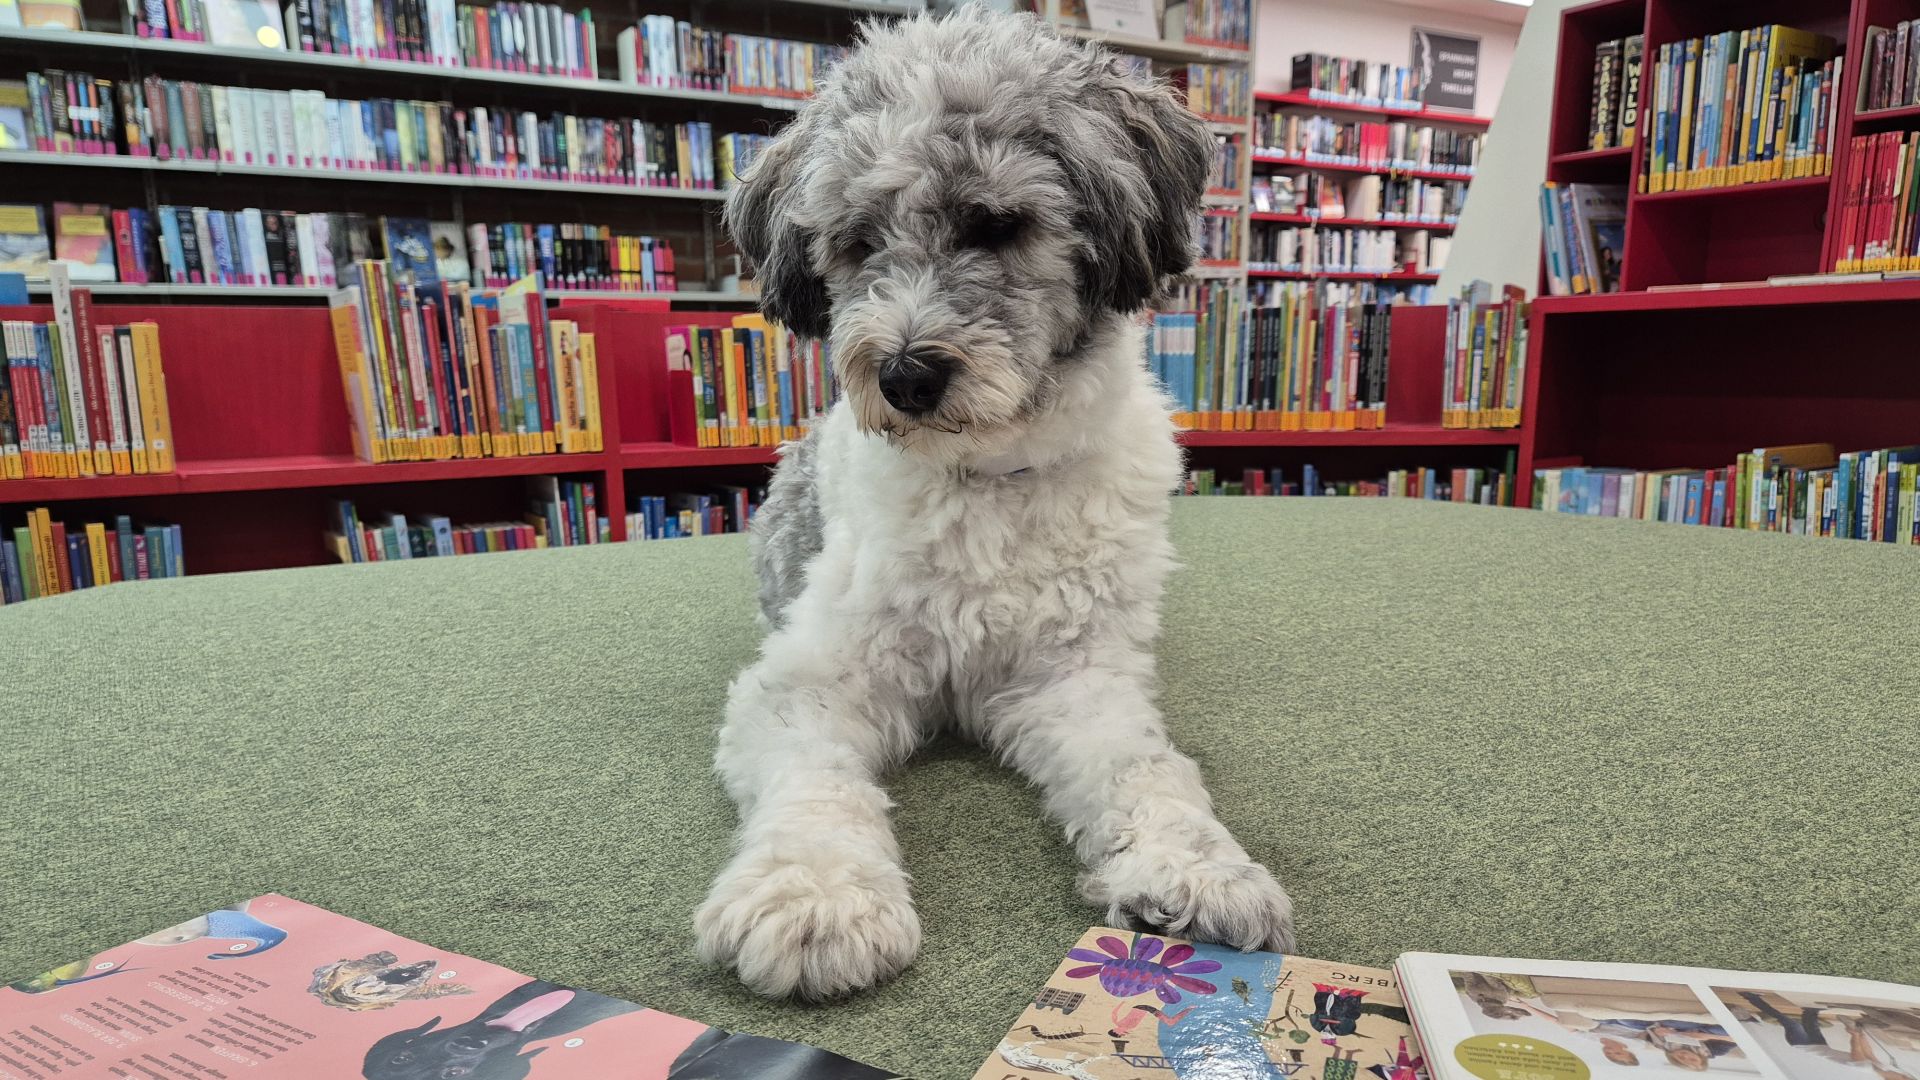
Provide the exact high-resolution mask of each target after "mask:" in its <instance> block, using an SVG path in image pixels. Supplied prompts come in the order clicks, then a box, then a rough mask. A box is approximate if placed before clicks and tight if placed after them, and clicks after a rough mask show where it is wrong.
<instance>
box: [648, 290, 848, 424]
mask: <svg viewBox="0 0 1920 1080" xmlns="http://www.w3.org/2000/svg"><path fill="white" fill-rule="evenodd" d="M665 344H666V353H667V382H668V394H669V395H670V399H671V408H672V411H671V412H670V414H669V430H670V432H671V434H672V438H673V441H674V442H677V443H681V444H683V445H692V446H703V447H713V446H778V445H780V444H781V443H782V442H786V441H788V440H791V439H797V438H800V437H801V436H802V435H803V434H805V433H806V431H807V430H809V429H810V428H812V426H813V425H814V424H815V423H816V422H818V421H819V420H821V419H822V418H824V417H825V416H826V415H827V410H828V409H830V408H832V406H833V402H834V400H835V399H837V398H838V397H839V395H840V388H839V383H838V381H837V380H836V379H835V377H834V370H833V356H832V353H831V352H830V351H829V350H828V349H827V346H826V344H825V343H824V342H820V341H811V340H807V339H805V338H802V337H800V336H799V335H797V334H795V333H793V332H792V331H790V330H788V329H787V328H786V327H784V326H782V325H780V324H779V323H776V322H769V321H768V320H767V319H766V318H764V317H762V316H760V315H736V316H734V317H733V321H732V325H729V326H691V325H689V326H671V327H668V328H667V329H666V333H665Z"/></svg>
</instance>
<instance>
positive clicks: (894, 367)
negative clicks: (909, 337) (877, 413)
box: [880, 349, 953, 416]
mask: <svg viewBox="0 0 1920 1080" xmlns="http://www.w3.org/2000/svg"><path fill="white" fill-rule="evenodd" d="M952 377H953V363H952V361H951V360H949V359H948V357H947V355H946V354H945V353H942V352H938V351H935V350H933V349H908V350H906V351H904V352H901V353H899V354H898V355H896V356H894V357H893V358H892V359H890V360H888V361H887V362H886V363H884V364H882V365H880V396H881V397H883V398H886V399H887V404H889V405H891V406H893V407H894V408H896V409H898V410H900V411H901V412H903V413H906V414H907V415H909V416H917V415H919V414H921V413H927V412H932V411H933V410H934V408H935V407H937V406H938V405H939V404H940V399H941V397H943V396H945V394H946V392H947V381H948V380H949V379H951V378H952Z"/></svg>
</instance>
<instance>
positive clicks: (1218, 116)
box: [1186, 64, 1253, 124]
mask: <svg viewBox="0 0 1920 1080" xmlns="http://www.w3.org/2000/svg"><path fill="white" fill-rule="evenodd" d="M1186 98H1187V109H1188V110H1189V111H1191V112H1192V113H1193V114H1194V115H1196V116H1199V117H1201V118H1202V119H1206V120H1218V121H1221V122H1223V123H1229V124H1239V123H1245V122H1246V119H1247V117H1248V116H1251V115H1252V114H1253V75H1252V73H1251V72H1249V71H1248V70H1247V65H1245V64H1188V65H1187V71H1186Z"/></svg>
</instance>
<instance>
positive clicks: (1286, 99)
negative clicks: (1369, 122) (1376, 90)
mask: <svg viewBox="0 0 1920 1080" xmlns="http://www.w3.org/2000/svg"><path fill="white" fill-rule="evenodd" d="M1253 100H1254V101H1255V102H1257V103H1260V104H1265V105H1283V106H1289V107H1293V108H1300V109H1325V110H1326V111H1328V112H1338V113H1350V114H1355V115H1359V116H1373V117H1381V118H1384V119H1389V120H1417V121H1421V122H1423V123H1429V124H1451V125H1453V126H1455V127H1471V128H1484V127H1487V126H1489V125H1490V124H1492V123H1493V117H1491V116H1474V115H1472V114H1471V113H1458V112H1451V111H1449V110H1446V109H1427V108H1421V109H1397V108H1391V107H1388V106H1384V105H1368V104H1365V103H1363V102H1358V101H1342V100H1340V99H1338V98H1319V97H1315V96H1314V95H1313V94H1311V93H1309V92H1308V91H1305V90H1284V91H1280V92H1277V93H1276V92H1274V91H1259V92H1256V93H1255V94H1254V95H1253Z"/></svg>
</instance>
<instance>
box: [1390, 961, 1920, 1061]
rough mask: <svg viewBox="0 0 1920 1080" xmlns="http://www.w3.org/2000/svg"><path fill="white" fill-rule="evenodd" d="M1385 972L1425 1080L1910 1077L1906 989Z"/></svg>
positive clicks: (1766, 979) (1714, 977) (1912, 1004)
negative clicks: (1429, 1068)
mask: <svg viewBox="0 0 1920 1080" xmlns="http://www.w3.org/2000/svg"><path fill="white" fill-rule="evenodd" d="M1395 972H1396V974H1397V975H1398V976H1399V979H1400V985H1401V987H1402V989H1403V991H1404V992H1405V993H1406V995H1407V1003H1408V1007H1409V1010H1410V1012H1411V1013H1412V1016H1413V1021H1414V1024H1415V1027H1416V1028H1417V1029H1418V1031H1419V1033H1420V1038H1421V1042H1422V1045H1424V1046H1425V1047H1426V1049H1427V1051H1428V1055H1429V1057H1430V1059H1431V1061H1432V1064H1433V1069H1434V1075H1435V1080H1513V1078H1515V1077H1519V1076H1533V1075H1538V1076H1540V1077H1543V1078H1553V1080H1589V1078H1592V1080H1658V1078H1662V1077H1664V1078H1667V1080H1683V1078H1688V1077H1698V1076H1699V1075H1700V1074H1703V1073H1704V1074H1708V1075H1710V1076H1721V1077H1725V1078H1727V1080H1740V1078H1742V1077H1765V1078H1767V1080H1916V1078H1920V988H1915V987H1910V986H1899V985H1895V984H1892V983H1880V982H1867V981H1864V980H1857V979H1841V978H1834V977H1831V976H1819V975H1787V974H1759V973H1752V972H1731V971H1714V970H1709V969H1704V968H1684V967H1662V966H1653V965H1642V964H1600V963H1577V962H1570V961H1550V960H1496V959H1490V958H1487V957H1469V956H1443V955H1436V954H1431V953H1409V954H1407V955H1404V956H1402V957H1400V959H1399V962H1398V963H1397V964H1396V965H1395Z"/></svg>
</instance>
